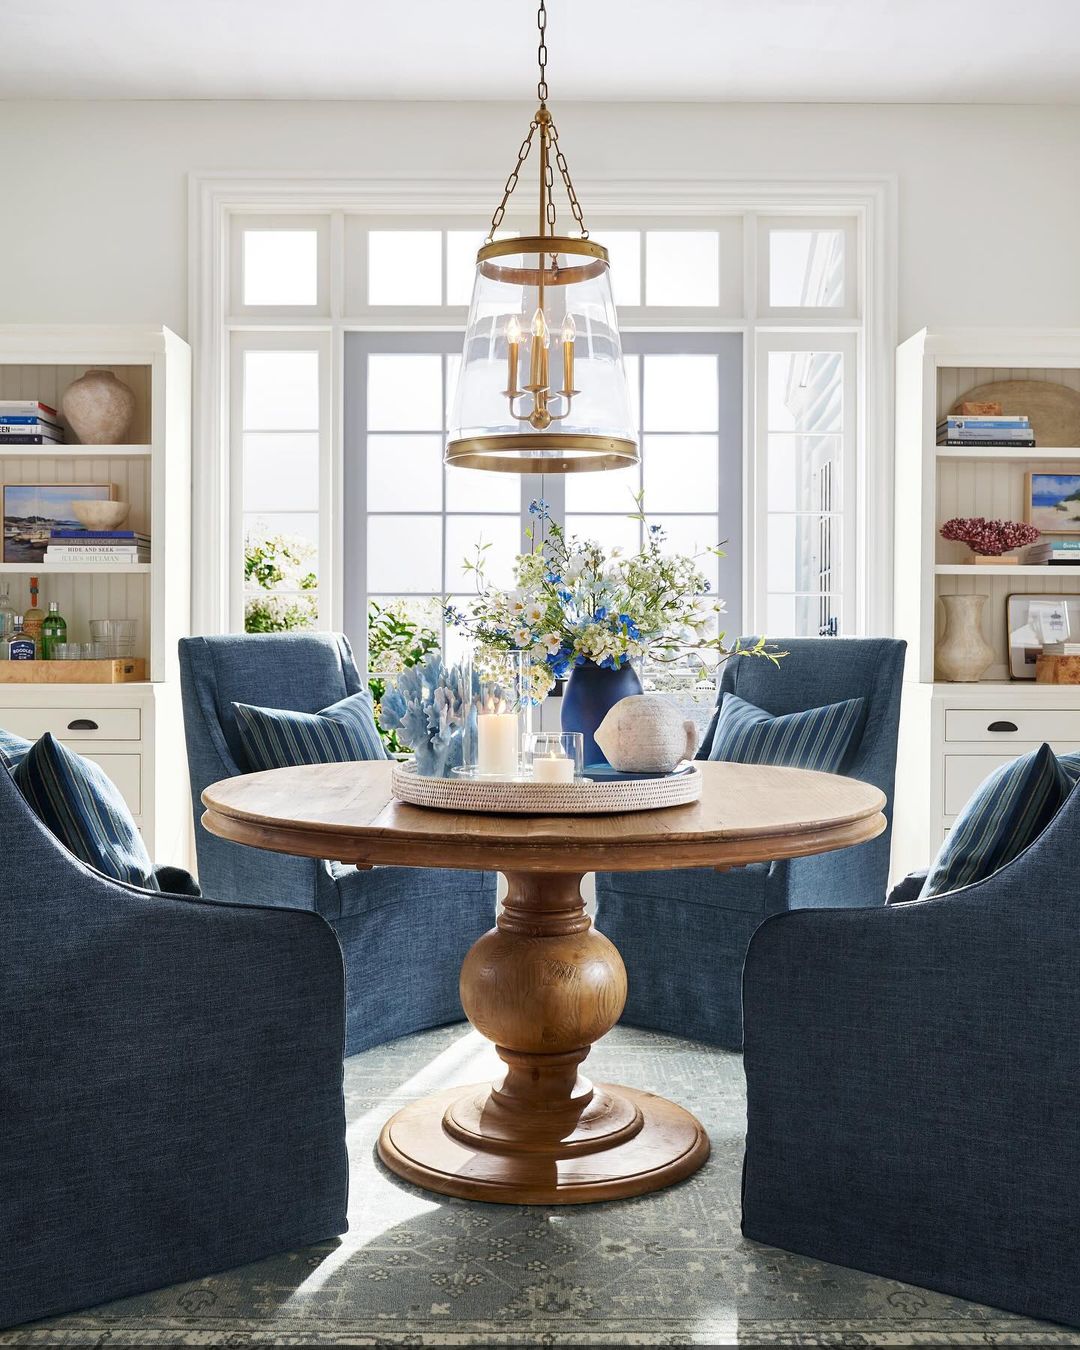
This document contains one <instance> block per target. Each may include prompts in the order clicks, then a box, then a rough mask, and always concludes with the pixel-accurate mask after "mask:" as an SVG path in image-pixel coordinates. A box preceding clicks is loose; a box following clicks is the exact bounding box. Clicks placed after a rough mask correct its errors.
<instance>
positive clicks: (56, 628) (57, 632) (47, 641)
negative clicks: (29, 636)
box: [41, 600, 67, 661]
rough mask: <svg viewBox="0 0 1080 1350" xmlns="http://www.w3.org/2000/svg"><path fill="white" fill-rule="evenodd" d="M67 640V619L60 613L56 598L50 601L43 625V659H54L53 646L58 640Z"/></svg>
mask: <svg viewBox="0 0 1080 1350" xmlns="http://www.w3.org/2000/svg"><path fill="white" fill-rule="evenodd" d="M66 641H67V620H66V619H65V618H64V617H63V615H62V614H61V613H60V606H59V605H58V604H57V603H56V601H55V600H50V601H49V612H48V614H46V616H45V622H44V623H43V624H42V625H41V659H42V660H43V661H52V660H54V659H55V658H54V656H53V648H54V647H55V646H56V644H57V643H58V642H66Z"/></svg>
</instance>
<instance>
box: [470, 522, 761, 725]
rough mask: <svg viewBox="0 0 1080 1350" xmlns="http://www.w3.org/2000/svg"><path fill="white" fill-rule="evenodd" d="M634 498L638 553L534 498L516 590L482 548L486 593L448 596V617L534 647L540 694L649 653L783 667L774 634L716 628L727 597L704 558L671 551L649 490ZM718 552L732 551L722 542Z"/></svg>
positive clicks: (493, 637) (487, 641)
mask: <svg viewBox="0 0 1080 1350" xmlns="http://www.w3.org/2000/svg"><path fill="white" fill-rule="evenodd" d="M634 500H635V503H636V506H637V511H636V513H635V516H634V519H636V520H639V521H641V522H642V523H643V524H644V525H645V526H646V543H645V545H644V546H643V547H642V548H641V549H640V550H638V552H636V553H633V554H629V555H627V554H626V553H625V551H624V550H623V549H621V548H613V549H611V550H609V551H606V552H605V550H604V549H603V548H602V547H601V546H600V545H599V544H598V543H596V542H594V541H593V540H588V539H586V540H581V539H578V538H577V537H576V536H574V535H567V534H566V533H565V532H564V530H563V528H562V526H561V525H560V524H559V523H558V522H557V521H555V520H553V519H552V518H551V514H550V512H549V510H548V507H547V504H546V503H545V502H543V501H534V502H533V503H532V504H531V505H530V507H529V511H530V513H531V514H532V516H533V518H534V521H535V525H534V526H533V528H532V529H530V531H529V537H530V539H532V540H533V541H534V546H533V549H532V551H531V552H529V553H523V554H520V555H519V556H518V558H517V560H516V562H515V564H514V579H515V582H516V586H515V589H514V590H513V591H510V592H506V591H502V590H499V589H498V588H496V587H493V586H491V585H489V584H488V581H487V578H486V576H485V572H484V550H483V548H482V547H478V549H477V554H476V560H475V561H468V562H467V563H466V567H467V568H468V569H469V570H471V571H473V572H474V574H475V576H476V582H477V598H476V600H475V601H474V602H473V603H472V605H471V606H470V610H469V612H468V613H466V612H464V611H462V610H459V609H455V608H454V606H453V605H451V604H450V603H449V602H448V603H447V605H446V619H447V622H448V623H453V624H460V625H463V626H465V627H467V628H468V629H470V631H471V632H472V633H473V634H474V636H475V637H476V639H477V641H478V642H479V643H480V644H481V647H488V648H494V649H497V650H502V651H507V650H511V651H514V650H516V651H527V652H528V653H529V654H530V656H531V657H532V667H533V690H534V696H535V697H536V698H538V699H539V698H543V697H544V695H545V694H547V692H548V691H549V690H550V688H551V687H552V685H553V684H554V682H555V680H557V679H564V678H565V677H566V676H567V675H569V673H570V671H571V670H572V669H573V668H574V667H575V666H582V665H585V664H586V663H589V662H591V663H592V664H594V665H597V666H601V667H604V668H606V669H611V670H618V669H620V668H621V667H622V666H623V665H624V664H626V663H627V662H628V661H636V660H638V659H640V658H642V657H644V656H646V655H648V656H649V657H650V658H651V659H652V660H658V661H674V660H676V659H678V657H679V656H681V655H682V654H683V653H685V652H688V651H698V652H701V653H705V652H710V653H712V655H713V659H714V661H715V662H716V663H717V664H719V663H721V662H723V661H725V660H727V659H728V657H730V656H762V657H765V658H766V659H767V660H770V661H772V662H773V663H774V664H776V663H777V662H778V660H779V658H780V657H781V656H782V655H783V653H780V652H774V651H772V650H770V649H767V648H766V645H765V639H764V638H759V639H758V640H757V641H756V642H755V643H754V644H753V645H752V646H747V647H743V646H742V645H741V644H740V643H739V642H738V641H735V642H734V643H732V644H730V645H728V644H727V643H726V641H725V637H726V635H725V634H724V632H722V631H716V630H717V627H718V625H717V615H719V614H722V613H723V611H724V602H723V601H722V600H719V599H715V598H712V597H710V596H709V591H710V585H709V581H708V580H707V578H706V577H705V575H704V574H703V572H702V571H701V567H700V565H699V559H700V558H701V557H702V556H703V555H700V554H699V555H696V556H689V555H686V554H678V553H667V552H665V549H664V533H663V530H662V528H661V527H660V526H659V525H650V524H649V522H648V520H647V519H646V517H645V514H644V508H643V506H642V498H641V496H640V495H639V496H637V497H635V499H634ZM537 527H539V533H540V535H541V538H542V543H541V544H539V546H537V544H536V532H537ZM709 552H710V553H713V554H715V555H716V556H717V557H723V556H724V555H723V553H722V552H721V550H720V549H718V548H717V549H710V550H709Z"/></svg>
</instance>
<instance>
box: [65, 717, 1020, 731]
mask: <svg viewBox="0 0 1080 1350" xmlns="http://www.w3.org/2000/svg"><path fill="white" fill-rule="evenodd" d="M67 729H68V731H97V729H98V724H97V723H96V722H92V721H91V720H90V718H89V717H76V719H75V721H74V722H69V723H68V728H67ZM1014 730H1015V728H1014Z"/></svg>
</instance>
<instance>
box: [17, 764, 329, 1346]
mask: <svg viewBox="0 0 1080 1350" xmlns="http://www.w3.org/2000/svg"><path fill="white" fill-rule="evenodd" d="M0 852H2V854H3V858H4V876H5V878H6V880H5V882H4V885H3V888H2V892H0V1027H2V1028H3V1034H2V1035H0V1086H2V1091H3V1109H2V1110H0V1326H2V1327H6V1326H11V1325H14V1324H16V1323H20V1322H25V1321H29V1320H32V1319H37V1318H40V1317H46V1316H49V1315H52V1314H57V1313H62V1312H67V1311H69V1310H72V1309H76V1308H84V1307H87V1306H89V1305H91V1304H96V1303H101V1302H104V1301H106V1300H109V1299H114V1298H120V1297H123V1296H125V1295H128V1294H135V1293H138V1292H140V1291H143V1290H147V1289H153V1288H157V1287H159V1286H161V1285H167V1284H172V1283H175V1282H177V1281H181V1280H190V1279H195V1278H198V1277H200V1276H203V1275H208V1274H211V1273H213V1272H214V1271H219V1270H223V1269H226V1268H228V1267H231V1266H237V1265H241V1264H244V1263H246V1262H249V1261H254V1260H257V1259H259V1258H261V1257H265V1256H269V1255H271V1254H273V1253H276V1252H283V1251H289V1250H291V1249H294V1248H297V1247H303V1246H306V1245H308V1244H310V1243H314V1242H319V1241H322V1240H325V1239H327V1238H330V1237H333V1236H334V1235H335V1234H338V1233H342V1232H344V1231H345V1230H346V1228H347V1226H348V1225H347V1223H346V1218H345V1214H346V1200H347V1192H348V1157H347V1154H346V1149H345V1109H344V1101H343V1096H342V1062H341V1056H342V1048H343V1043H344V1033H345V996H344V971H343V967H342V960H341V952H340V949H339V946H338V943H337V941H336V940H335V938H334V934H333V933H332V931H331V930H330V927H329V925H328V924H326V923H325V922H324V921H323V920H322V919H321V918H320V917H319V916H318V915H317V914H313V913H305V912H298V911H290V910H285V909H260V908H256V907H253V906H245V905H241V904H220V903H218V904H215V903H211V902H208V901H205V900H200V899H197V898H193V897H191V896H179V895H175V894H169V893H162V892H149V891H141V890H137V889H135V888H134V887H131V886H127V885H124V884H122V883H120V882H117V881H113V880H111V879H109V878H107V877H104V876H102V875H100V874H99V873H97V872H95V871H93V870H91V869H90V868H88V867H86V866H85V865H84V864H83V863H81V862H79V861H78V860H77V859H76V858H75V857H73V856H72V855H71V854H70V853H68V852H67V850H66V849H64V848H63V847H62V846H61V845H60V844H59V843H58V842H57V841H56V840H55V839H54V838H53V836H52V835H51V834H50V833H49V831H48V830H47V829H46V828H45V826H44V825H42V824H41V822H40V821H39V820H38V819H37V817H36V816H35V815H34V813H33V812H32V811H31V810H30V808H29V807H28V806H27V804H26V802H25V801H24V799H23V797H22V795H21V794H20V792H19V790H18V788H17V787H16V786H15V784H14V783H13V781H12V779H11V776H10V774H9V773H8V771H7V770H6V769H3V768H0Z"/></svg>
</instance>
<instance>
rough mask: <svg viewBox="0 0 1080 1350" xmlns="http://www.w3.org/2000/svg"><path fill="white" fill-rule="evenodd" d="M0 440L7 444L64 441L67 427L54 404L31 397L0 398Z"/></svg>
mask: <svg viewBox="0 0 1080 1350" xmlns="http://www.w3.org/2000/svg"><path fill="white" fill-rule="evenodd" d="M0 442H2V443H3V444H4V445H62V444H63V443H64V428H63V427H62V426H61V425H60V416H59V414H58V413H57V411H56V409H55V408H50V407H49V405H48V404H47V403H38V402H37V400H36V399H30V398H5V399H0Z"/></svg>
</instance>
